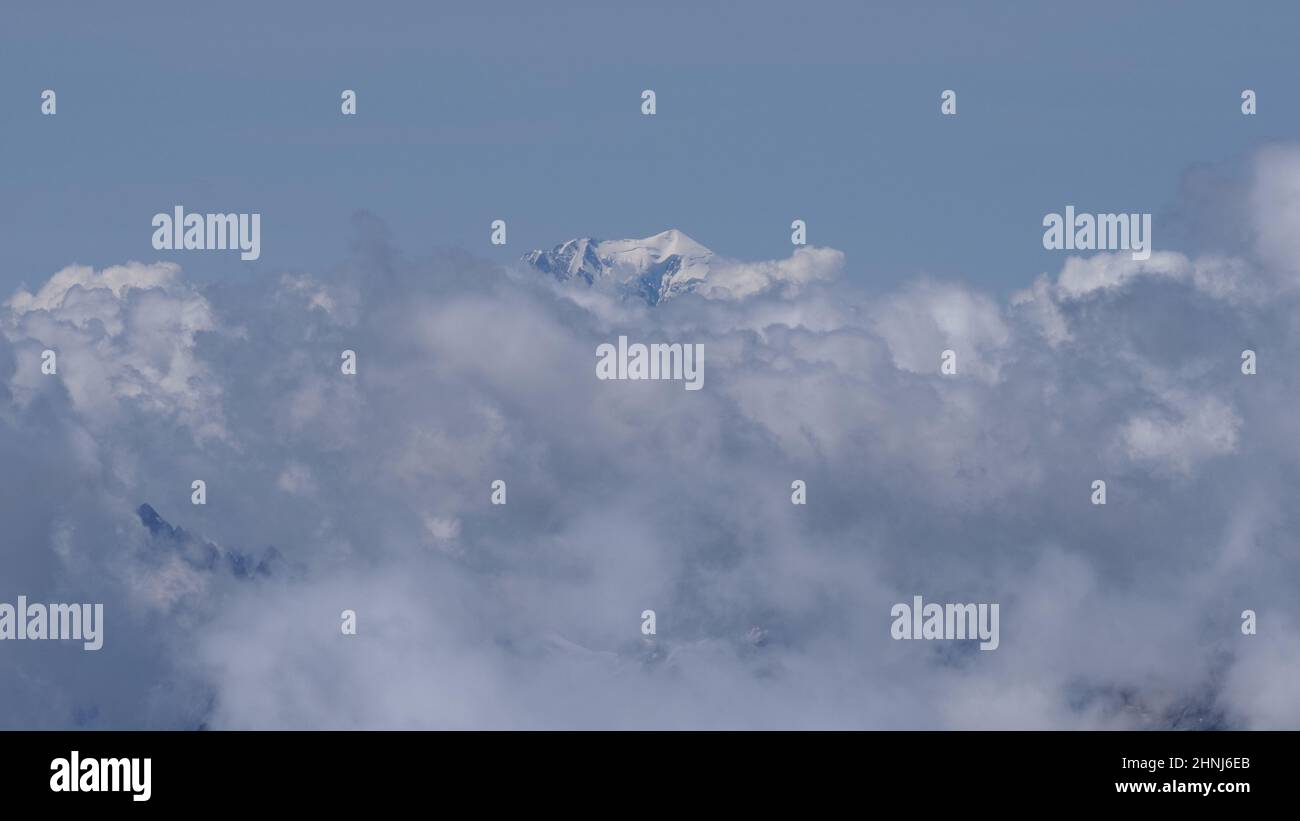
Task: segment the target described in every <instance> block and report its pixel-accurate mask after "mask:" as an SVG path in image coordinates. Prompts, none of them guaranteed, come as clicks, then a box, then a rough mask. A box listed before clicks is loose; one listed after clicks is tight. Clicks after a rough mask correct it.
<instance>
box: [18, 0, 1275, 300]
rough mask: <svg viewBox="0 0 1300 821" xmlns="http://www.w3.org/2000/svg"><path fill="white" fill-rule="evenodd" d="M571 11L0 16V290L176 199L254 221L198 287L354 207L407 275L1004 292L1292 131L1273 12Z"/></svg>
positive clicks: (326, 229) (311, 248) (106, 252)
mask: <svg viewBox="0 0 1300 821" xmlns="http://www.w3.org/2000/svg"><path fill="white" fill-rule="evenodd" d="M563 5H564V8H560V9H548V8H545V7H543V6H541V5H539V4H536V3H517V2H503V3H494V4H492V5H491V6H489V7H486V8H475V7H469V8H450V7H445V6H444V5H443V4H427V3H416V4H401V3H396V4H383V3H381V4H378V5H377V6H375V7H373V8H368V9H367V10H366V11H364V12H363V11H360V10H359V9H358V8H357V7H356V6H355V5H354V4H344V3H335V2H325V3H318V4H313V6H312V9H311V11H310V13H303V12H301V11H299V10H294V9H290V8H286V7H282V6H278V5H274V4H273V5H269V6H268V5H267V4H243V3H232V4H222V5H221V6H220V7H215V8H213V9H208V10H201V11H191V10H189V9H183V8H181V7H177V6H175V5H174V4H131V5H130V6H129V7H122V8H119V7H112V8H110V7H104V6H94V5H90V6H69V5H64V4H60V3H52V4H39V5H34V6H33V7H22V8H12V7H11V8H8V9H6V12H5V17H6V21H5V22H6V24H5V25H4V26H3V30H2V31H0V101H2V102H3V107H4V110H6V111H7V112H8V114H7V116H6V117H5V118H4V122H3V128H2V129H0V141H2V142H0V149H2V151H3V156H4V157H5V158H6V161H5V169H4V174H3V177H2V178H0V184H2V185H3V189H2V190H3V197H2V198H0V244H2V245H3V247H4V248H5V256H6V261H7V264H6V266H5V269H4V271H3V273H0V287H3V288H5V289H6V290H11V289H12V288H13V287H14V286H15V285H16V284H17V283H18V282H20V281H26V282H28V283H29V284H35V283H37V282H39V281H41V280H42V279H43V278H44V277H46V276H48V275H49V274H50V273H51V272H53V271H55V270H58V269H59V268H60V267H62V266H63V265H66V264H69V263H72V262H80V263H83V264H92V265H96V266H102V265H108V264H114V263H119V262H123V261H126V260H129V259H135V260H141V261H153V260H155V259H158V258H166V256H165V254H160V253H159V252H155V251H154V250H153V249H152V248H151V247H150V245H149V238H150V236H151V232H150V229H149V219H150V217H151V216H152V215H153V214H154V213H157V212H159V211H165V210H168V209H169V208H170V207H171V206H172V205H174V204H176V203H181V204H184V205H186V206H187V207H189V208H190V209H191V210H198V211H216V210H228V211H259V212H261V213H262V214H263V220H264V229H263V230H264V243H263V247H264V251H263V256H262V258H261V260H259V261H258V262H256V263H245V264H240V263H238V262H235V261H232V260H230V259H226V258H216V259H211V260H204V261H203V263H202V264H201V265H198V266H194V265H192V266H190V269H189V271H188V273H189V275H191V276H195V277H199V278H210V277H222V278H230V277H239V276H242V275H249V276H265V275H268V274H270V273H275V272H279V271H281V270H285V269H293V270H298V269H302V268H309V267H313V266H323V265H327V264H329V263H331V262H332V261H334V260H337V259H338V257H339V255H340V254H341V253H343V252H344V251H345V250H346V242H347V236H348V225H349V218H350V216H351V214H352V213H353V212H355V211H356V210H358V209H368V210H370V211H372V212H373V213H375V214H376V215H377V216H379V217H380V218H381V219H383V220H384V221H385V222H387V224H388V225H389V226H390V228H391V230H392V232H393V235H394V238H395V240H396V241H397V242H398V243H399V244H400V245H401V246H402V247H404V248H406V249H408V250H409V251H411V252H413V253H423V252H427V251H428V250H431V249H433V248H434V247H443V246H459V247H463V248H465V249H467V250H470V251H472V252H474V253H476V254H480V255H483V256H485V257H487V258H489V259H497V260H500V261H509V260H512V259H514V258H515V257H517V256H518V255H519V254H521V253H523V252H524V251H526V250H528V249H530V248H533V247H542V246H550V245H553V244H555V243H558V242H560V241H563V240H565V239H568V238H570V237H574V236H586V235H591V236H597V237H601V238H619V237H628V236H646V235H648V234H651V233H655V232H657V231H660V230H663V229H665V228H669V227H678V228H681V229H682V230H685V231H686V232H687V233H688V234H690V235H692V236H693V237H695V238H696V239H697V240H699V241H700V242H702V243H704V244H705V245H708V246H709V247H711V248H713V249H714V250H715V251H717V252H719V253H722V254H725V255H728V256H731V257H735V258H739V259H767V258H772V257H774V256H779V255H783V253H784V251H785V250H786V249H787V248H788V234H789V229H788V227H787V226H788V225H789V222H790V220H791V219H793V218H796V217H798V218H803V219H805V220H807V221H808V223H809V227H810V241H811V242H813V243H814V244H825V245H830V246H832V247H835V248H839V249H841V250H843V251H845V253H846V254H847V257H848V269H849V275H850V276H851V277H853V278H856V279H859V280H861V281H862V282H863V283H864V285H865V286H866V287H868V288H876V287H881V288H883V287H888V286H890V285H893V284H895V283H897V282H899V281H902V280H904V279H905V278H907V277H910V276H912V275H915V274H918V273H927V274H930V275H933V276H936V277H939V278H944V279H957V280H962V281H967V282H971V283H976V284H979V285H982V286H988V287H992V288H994V289H997V290H1000V291H1005V290H1008V289H1011V288H1015V287H1019V286H1020V285H1022V284H1023V283H1025V282H1027V281H1028V280H1029V279H1030V278H1032V276H1034V275H1035V274H1037V273H1039V272H1042V271H1047V270H1052V269H1053V268H1054V265H1055V263H1054V261H1053V260H1052V259H1051V258H1050V256H1049V254H1048V253H1046V252H1044V251H1043V250H1042V248H1041V244H1040V238H1041V231H1042V229H1041V227H1040V222H1041V219H1042V216H1043V215H1044V214H1045V213H1048V212H1051V211H1059V210H1060V209H1062V208H1063V207H1064V206H1065V205H1066V204H1074V205H1076V206H1078V207H1079V208H1080V209H1081V210H1091V211H1118V210H1127V211H1150V212H1153V213H1155V215H1156V217H1155V220H1156V233H1155V242H1156V247H1157V249H1159V248H1161V247H1174V246H1175V245H1176V246H1177V247H1186V245H1187V241H1188V239H1189V237H1195V236H1196V235H1198V234H1199V233H1200V230H1199V227H1198V226H1197V225H1195V224H1192V225H1189V224H1188V223H1187V222H1186V218H1187V215H1186V214H1185V213H1182V212H1170V210H1169V204H1170V203H1171V202H1173V201H1174V200H1175V199H1176V197H1177V196H1178V195H1179V191H1180V189H1181V188H1182V187H1183V185H1184V177H1185V175H1186V174H1188V172H1189V170H1192V169H1193V168H1195V167H1198V166H1206V165H1209V166H1212V167H1214V166H1223V167H1224V169H1225V170H1223V171H1222V172H1221V173H1225V174H1229V175H1231V174H1233V173H1236V172H1235V171H1234V170H1233V168H1234V166H1233V164H1234V163H1236V162H1237V161H1239V160H1240V159H1241V158H1242V157H1243V156H1244V155H1245V154H1246V153H1248V152H1249V151H1250V150H1252V149H1253V148H1254V147H1255V146H1257V145H1258V144H1259V143H1260V142H1261V141H1263V140H1266V139H1269V138H1272V137H1278V136H1282V135H1287V134H1294V133H1297V130H1298V127H1300V93H1298V92H1297V90H1296V89H1295V85H1294V83H1290V82H1287V80H1288V79H1289V78H1290V77H1293V76H1295V74H1296V69H1297V67H1298V65H1297V63H1298V62H1300V61H1298V60H1297V59H1296V57H1295V56H1294V48H1293V43H1292V41H1291V36H1292V34H1291V33H1292V32H1293V31H1294V30H1295V24H1296V23H1297V22H1298V20H1297V13H1296V12H1295V11H1294V10H1293V7H1290V6H1289V5H1288V4H1250V5H1249V6H1248V7H1245V8H1238V7H1231V6H1227V5H1224V4H1211V3H1196V4H1163V3H1141V4H1133V3H1099V4H1090V5H1089V6H1087V7H1086V9H1085V8H1084V7H1073V8H1070V9H1064V8H1053V7H1048V6H1045V5H1043V4H1034V3H1015V4H998V5H997V7H995V8H988V7H983V6H981V7H979V8H975V7H973V6H971V5H970V4H966V3H957V4H913V3H898V4H888V5H884V6H875V5H874V4H870V5H869V4H863V3H848V2H844V3H811V4H800V5H799V6H798V7H793V6H790V5H789V4H785V3H744V4H739V3H698V2H691V3H668V4H656V8H655V9H654V10H653V11H651V10H645V9H641V8H638V7H636V6H634V5H633V4H609V3H585V4H563ZM1248 87H1249V88H1253V89H1255V90H1256V91H1257V92H1258V94H1259V98H1260V103H1259V106H1260V113H1259V114H1258V115H1257V116H1255V117H1253V118H1252V117H1243V116H1242V115H1241V114H1240V112H1239V94H1240V92H1241V90H1242V89H1243V88H1248ZM44 88H53V89H55V90H56V91H57V92H58V94H59V113H58V114H57V115H56V116H55V117H42V116H41V115H40V114H39V111H38V105H39V94H40V91H41V90H42V89H44ZM343 88H353V89H356V90H357V91H358V92H359V97H360V103H359V115H358V116H357V117H356V118H355V119H350V118H344V117H342V116H341V115H340V113H339V93H340V91H341V90H342V89H343ZM643 88H654V89H655V90H656V92H657V93H658V98H659V113H658V114H657V115H656V116H655V117H654V118H649V117H642V116H641V115H640V113H639V102H640V100H639V94H640V91H641V90H642V89H643ZM946 88H952V89H954V90H956V91H957V92H958V105H959V109H958V110H959V114H958V116H957V117H956V118H944V117H941V116H940V115H939V111H938V104H939V93H940V92H941V91H942V90H943V89H946ZM498 217H500V218H504V219H506V220H507V221H508V223H509V225H510V231H511V233H510V242H509V244H508V245H507V246H506V247H505V248H493V247H492V246H490V245H489V244H488V241H487V237H488V230H487V225H488V223H489V222H490V221H491V220H492V219H495V218H498Z"/></svg>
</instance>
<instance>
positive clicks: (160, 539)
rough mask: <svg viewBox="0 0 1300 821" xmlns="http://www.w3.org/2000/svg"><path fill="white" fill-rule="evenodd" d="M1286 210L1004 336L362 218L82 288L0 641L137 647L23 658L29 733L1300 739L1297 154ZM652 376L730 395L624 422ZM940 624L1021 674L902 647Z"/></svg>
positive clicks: (28, 350)
mask: <svg viewBox="0 0 1300 821" xmlns="http://www.w3.org/2000/svg"><path fill="white" fill-rule="evenodd" d="M1254 173H1255V174H1256V177H1255V180H1254V182H1253V184H1252V186H1251V194H1250V196H1249V198H1248V201H1249V205H1250V209H1251V210H1250V212H1249V214H1248V217H1247V219H1245V222H1246V223H1248V227H1249V230H1250V235H1249V237H1247V238H1245V240H1244V242H1245V245H1244V246H1243V247H1248V248H1249V249H1250V251H1249V252H1248V253H1238V254H1236V255H1232V256H1229V255H1219V256H1198V257H1195V258H1191V257H1187V256H1184V255H1182V254H1179V253H1176V252H1174V251H1172V250H1169V249H1165V250H1161V251H1158V252H1157V253H1155V254H1153V255H1152V257H1151V259H1149V260H1146V261H1144V262H1134V261H1133V260H1131V258H1129V255H1128V254H1126V253H1121V254H1113V255H1111V254H1097V255H1095V256H1091V257H1086V258H1084V257H1078V258H1071V257H1063V258H1062V268H1061V270H1060V272H1059V273H1057V274H1055V275H1054V276H1046V275H1044V276H1042V277H1040V278H1038V279H1037V280H1036V281H1034V282H1033V283H1031V284H1030V285H1029V286H1028V287H1026V289H1025V290H1024V291H1022V292H1020V293H1017V294H1015V295H1014V296H1013V297H1012V298H1011V299H1009V300H1006V301H1003V300H1000V299H998V298H996V297H995V296H993V295H990V294H986V293H982V292H980V291H979V290H976V289H974V288H971V287H969V286H967V285H963V284H960V283H954V282H939V281H932V280H926V279H917V280H915V281H914V282H912V283H910V284H908V285H906V286H904V287H902V288H899V289H897V290H895V291H893V292H891V293H888V294H885V295H883V296H880V297H875V298H868V297H867V296H865V295H864V294H862V293H860V292H859V291H858V290H857V289H855V287H854V286H853V284H852V279H851V278H849V277H845V276H843V274H842V272H843V270H844V269H845V267H846V261H845V260H844V259H843V255H841V254H840V253H839V252H837V251H834V250H832V249H803V250H799V251H797V252H795V253H794V255H792V257H791V258H790V259H787V260H778V261H771V262H760V263H734V264H729V265H727V266H720V267H719V268H718V270H716V271H714V272H712V273H711V279H710V284H711V287H712V288H713V289H714V290H712V291H710V290H709V289H705V290H704V291H702V292H701V293H699V294H695V295H685V296H682V297H680V298H677V299H674V300H672V301H671V302H669V303H665V304H662V305H659V306H656V307H654V308H650V307H647V306H644V305H640V304H636V303H634V302H629V301H620V300H618V299H616V298H614V297H612V296H611V295H609V294H605V293H601V292H599V291H595V290H584V289H583V288H581V287H580V286H579V287H571V286H565V285H558V284H556V283H552V282H549V281H547V280H546V279H545V278H543V277H539V276H537V275H535V274H533V275H529V274H528V273H526V272H523V271H515V270H502V269H500V268H497V267H495V266H492V265H490V264H488V263H486V262H483V261H480V260H477V259H474V258H472V257H471V256H468V255H465V254H463V253H456V252H443V253H438V254H435V255H434V256H433V257H432V258H428V259H416V258H409V257H407V256H405V255H403V254H402V253H401V252H400V251H399V250H398V249H395V248H393V247H392V245H391V243H390V242H389V241H388V239H387V238H386V235H385V232H384V229H383V226H382V224H381V223H380V222H379V221H378V220H376V219H375V218H373V217H370V216H368V215H364V214H363V215H359V217H358V218H357V222H356V225H355V226H354V227H355V232H356V242H355V253H354V257H353V259H351V260H350V261H348V262H347V263H345V264H343V265H341V266H340V267H339V268H338V269H336V270H333V271H328V272H319V273H313V274H304V273H292V274H285V275H282V276H280V277H278V278H277V279H276V280H275V281H260V282H256V283H252V284H241V285H233V284H231V285H224V284H219V285H203V286H201V285H198V284H196V283H194V282H192V281H190V280H188V279H187V278H186V277H185V276H184V274H183V272H182V271H180V270H179V269H178V268H177V267H176V266H175V265H171V264H165V263H158V264H142V263H127V264H125V265H120V266H114V267H111V268H108V269H105V270H102V271H94V270H91V269H89V268H85V267H80V266H72V267H69V268H66V269H64V270H63V271H60V272H58V273H56V274H55V275H54V276H53V277H51V278H50V280H49V281H48V282H46V283H45V284H44V285H43V286H41V287H40V288H38V289H35V290H34V291H33V292H28V291H26V290H24V291H20V292H18V293H17V294H15V295H13V296H12V297H11V298H10V299H9V300H8V302H7V303H5V305H4V307H3V309H0V331H2V334H0V454H3V456H4V457H6V458H5V459H4V462H3V464H4V468H3V471H2V472H0V476H2V477H3V481H4V482H5V486H6V492H5V493H4V494H2V495H0V510H2V511H3V517H4V521H5V523H6V539H5V541H4V545H3V548H0V550H2V551H3V552H2V553H0V560H2V561H3V562H4V567H5V568H6V573H5V578H4V586H3V589H2V590H0V600H8V601H12V600H13V599H14V598H15V597H16V596H17V595H18V594H26V595H28V596H29V597H32V598H34V599H36V598H39V599H46V600H50V601H99V602H104V603H105V605H106V607H105V610H106V622H107V626H106V631H107V632H106V642H105V647H104V649H103V650H101V651H99V652H98V653H84V652H82V651H81V650H80V649H73V648H71V647H70V646H67V645H63V644H59V643H34V642H23V643H20V642H6V643H4V644H3V645H0V653H3V654H4V655H5V656H6V657H7V658H6V659H5V662H6V663H5V668H6V670H8V671H10V672H9V673H7V674H6V675H5V676H4V677H0V725H3V726H6V727H29V726H38V727H56V726H89V727H198V726H208V727H220V728H246V727H253V728H269V727H300V728H317V727H347V728H363V727H364V728H369V727H524V728H541V727H599V728H603V727H746V728H748V727H880V728H895V727H901V728H948V727H997V728H1055V727H1064V728H1074V727H1116V728H1117V727H1148V726H1202V727H1205V726H1242V727H1258V728H1283V727H1284V728H1296V727H1300V701H1298V700H1297V699H1295V698H1294V697H1293V694H1294V692H1295V691H1296V685H1297V684H1300V681H1297V675H1298V674H1297V672H1296V671H1297V670H1300V600H1298V599H1297V598H1296V596H1295V594H1294V591H1295V590H1296V588H1297V584H1300V558H1298V556H1300V554H1298V553H1297V545H1296V541H1295V538H1294V536H1293V535H1292V534H1294V533H1295V532H1297V525H1298V524H1300V523H1298V522H1297V521H1296V514H1295V513H1293V512H1292V511H1293V510H1294V505H1292V504H1291V501H1292V498H1291V497H1292V496H1293V495H1294V490H1295V488H1297V470H1298V468H1300V459H1298V453H1297V450H1296V447H1295V445H1294V443H1296V442H1298V441H1300V424H1298V423H1297V421H1296V415H1295V414H1294V413H1293V412H1292V408H1293V407H1294V406H1295V405H1296V404H1297V403H1298V402H1300V379H1298V378H1297V373H1296V371H1295V369H1294V368H1293V367H1291V366H1292V363H1293V362H1295V361H1297V359H1300V338H1298V337H1297V328H1296V321H1295V319H1294V317H1296V316H1298V315H1300V314H1298V313H1297V311H1296V309H1297V307H1300V304H1298V303H1300V299H1298V298H1297V294H1298V289H1297V285H1298V284H1300V278H1298V277H1300V274H1298V273H1297V271H1300V248H1297V247H1296V246H1295V245H1294V243H1293V242H1291V241H1290V240H1289V239H1288V237H1291V236H1292V235H1293V234H1294V232H1293V231H1290V229H1289V228H1288V226H1289V225H1291V224H1293V223H1294V220H1293V219H1289V218H1288V216H1287V215H1288V214H1290V213H1292V212H1293V211H1294V210H1295V209H1296V208H1297V203H1300V151H1298V150H1297V149H1295V148H1288V147H1275V148H1269V149H1266V150H1264V151H1262V152H1261V153H1260V155H1259V156H1258V157H1257V158H1256V164H1255V166H1254ZM201 261H202V260H201V258H198V259H197V260H196V263H197V264H201ZM715 276H716V280H715V279H714V277H715ZM619 335H627V336H629V337H630V338H631V339H632V340H633V341H645V342H689V343H702V344H703V345H704V349H705V389H704V390H701V391H685V390H683V389H682V385H681V383H679V382H671V381H669V382H618V381H609V382H602V381H598V380H596V379H595V377H594V365H595V350H596V346H597V345H599V344H601V343H603V342H611V341H614V340H615V339H616V338H617V337H618V336H619ZM45 349H51V350H54V351H56V352H57V354H58V374H57V376H47V375H44V374H42V373H41V370H40V365H41V352H42V351H43V350H45ZM1244 349H1252V350H1255V351H1256V352H1257V354H1258V361H1259V365H1258V370H1259V372H1258V374H1257V375H1254V376H1246V375H1243V374H1242V372H1241V368H1240V365H1241V358H1240V357H1241V352H1242V351H1243V350H1244ZM344 350H353V351H355V352H356V354H357V362H358V373H357V374H356V375H355V376H347V375H344V374H342V373H341V371H340V367H339V366H340V355H341V353H342V351H344ZM944 350H952V351H954V352H955V353H956V356H957V364H958V373H957V374H956V375H955V376H942V375H940V373H939V361H940V353H941V352H942V351H944ZM194 479H203V480H204V481H205V482H206V483H207V494H208V503H207V504H206V505H205V506H194V505H192V504H191V503H190V492H191V491H190V487H191V484H190V483H191V482H192V481H193V480H194ZM496 479H502V480H504V481H505V482H506V483H507V486H508V503H507V504H506V505H504V506H494V505H492V504H490V500H489V497H490V492H491V490H490V486H491V483H492V482H493V480H496ZM796 479H799V480H803V481H805V482H806V483H807V486H808V504H807V505H806V506H796V505H792V504H791V503H790V486H791V482H792V481H793V480H796ZM1095 479H1104V480H1105V481H1106V482H1107V486H1108V494H1107V496H1108V499H1107V504H1106V505H1105V506H1094V505H1092V504H1091V503H1090V496H1091V484H1092V482H1093V480H1095ZM142 506H147V507H142ZM913 595H922V596H924V597H925V598H926V599H927V600H929V601H951V602H967V601H969V602H999V603H1001V632H1002V635H1001V643H1000V647H999V649H997V650H996V651H994V652H983V653H982V652H979V651H978V650H976V649H975V648H974V647H973V646H971V645H970V644H966V643H946V642H906V641H893V640H891V638H890V632H889V626H890V618H889V612H890V608H891V606H892V605H893V604H894V603H895V602H900V601H910V600H911V597H912V596H913ZM344 609H352V610H355V611H356V612H357V615H358V635H357V636H355V637H347V636H342V635H341V634H340V630H339V624H340V619H339V614H340V612H341V611H342V610H344ZM645 609H653V610H655V611H656V613H657V616H658V618H657V622H658V624H657V627H658V634H657V635H656V636H653V637H647V636H643V635H642V634H641V632H640V614H641V612H642V611H643V610H645ZM1245 609H1253V610H1256V611H1257V612H1258V614H1259V633H1258V635H1254V636H1243V635H1242V633H1241V630H1240V614H1241V612H1242V611H1243V610H1245Z"/></svg>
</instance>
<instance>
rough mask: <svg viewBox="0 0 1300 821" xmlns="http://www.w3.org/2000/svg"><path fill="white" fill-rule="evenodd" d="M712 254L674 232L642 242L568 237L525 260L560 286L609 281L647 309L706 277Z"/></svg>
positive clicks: (640, 240) (531, 253) (691, 288)
mask: <svg viewBox="0 0 1300 821" xmlns="http://www.w3.org/2000/svg"><path fill="white" fill-rule="evenodd" d="M712 258H713V252H712V251H710V250H709V249H708V248H705V247H704V246H703V245H700V244H699V243H698V242H696V241H695V240H693V239H691V238H690V237H688V236H686V235H685V234H683V233H682V232H681V231H678V230H676V229H672V230H668V231H664V232H663V233H660V234H655V235H654V236H652V237H646V238H645V239H611V240H596V239H590V238H584V239H571V240H569V241H568V242H565V243H561V244H560V245H557V246H555V247H554V248H552V249H551V250H549V251H545V250H536V251H530V252H529V253H527V254H524V256H523V261H524V262H525V263H527V264H528V265H530V266H532V267H533V268H536V269H537V270H538V271H541V272H542V273H544V274H550V275H551V276H553V277H555V278H556V279H557V280H559V281H561V282H565V281H568V280H571V279H581V280H582V281H584V282H586V283H587V284H588V285H596V284H603V283H612V284H613V286H614V287H616V288H618V289H619V290H620V291H621V292H622V293H624V294H627V295H635V296H637V297H639V298H640V299H644V300H645V301H646V302H647V303H649V304H650V305H657V304H658V303H660V302H663V301H664V300H666V299H672V298H673V297H674V296H677V295H679V294H683V293H688V292H690V291H692V290H694V289H695V288H696V287H698V286H699V284H700V283H701V282H703V281H704V279H705V277H706V276H708V273H709V261H710V260H711V259H712Z"/></svg>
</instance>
